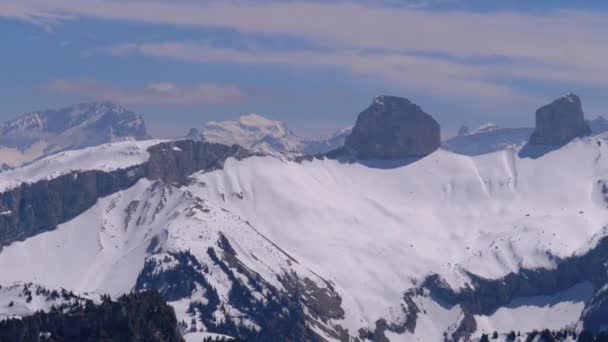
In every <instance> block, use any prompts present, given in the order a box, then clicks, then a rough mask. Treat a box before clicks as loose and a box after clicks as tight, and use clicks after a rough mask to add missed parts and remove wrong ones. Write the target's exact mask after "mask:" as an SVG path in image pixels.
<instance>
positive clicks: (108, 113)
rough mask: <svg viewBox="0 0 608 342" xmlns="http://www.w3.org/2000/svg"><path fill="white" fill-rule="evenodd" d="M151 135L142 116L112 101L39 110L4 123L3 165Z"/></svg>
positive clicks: (0, 159) (1, 132)
mask: <svg viewBox="0 0 608 342" xmlns="http://www.w3.org/2000/svg"><path fill="white" fill-rule="evenodd" d="M147 138H149V136H148V134H147V132H146V126H145V123H144V120H143V118H142V117H141V115H139V114H137V113H135V112H132V111H129V110H127V109H125V108H123V107H121V106H119V105H116V104H114V103H111V102H93V103H81V104H78V105H74V106H71V107H67V108H62V109H57V110H43V111H36V112H32V113H28V114H24V115H22V116H19V117H17V118H15V119H13V120H9V121H7V122H4V123H2V124H1V125H0V165H4V168H10V167H18V166H20V165H23V164H25V163H28V162H31V161H33V160H35V159H38V158H41V157H44V156H47V155H50V154H53V153H57V152H60V151H65V150H75V149H81V148H85V147H89V146H97V145H100V144H104V143H109V142H115V141H122V140H142V139H147Z"/></svg>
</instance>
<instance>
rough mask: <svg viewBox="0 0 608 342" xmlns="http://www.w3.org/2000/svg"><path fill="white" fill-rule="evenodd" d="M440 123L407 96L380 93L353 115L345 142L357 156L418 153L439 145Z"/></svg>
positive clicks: (423, 152)
mask: <svg viewBox="0 0 608 342" xmlns="http://www.w3.org/2000/svg"><path fill="white" fill-rule="evenodd" d="M440 144H441V139H440V127H439V124H438V123H437V121H435V119H433V117H432V116H430V115H429V114H427V113H425V112H424V111H423V110H422V109H421V108H420V107H419V106H418V105H416V104H415V103H412V102H411V101H409V100H408V99H405V98H403V97H397V96H388V95H382V96H378V97H375V98H374V100H373V101H372V104H371V105H370V106H369V107H367V109H365V110H364V111H363V112H361V113H360V114H359V116H358V117H357V122H356V124H355V126H354V127H353V130H352V132H351V134H350V135H349V136H348V137H346V141H345V144H344V145H345V146H346V147H347V148H349V149H350V150H352V151H354V152H356V154H357V156H358V157H359V158H361V159H390V158H404V157H422V156H425V155H428V154H430V153H431V152H433V151H435V150H436V149H437V148H439V146H440Z"/></svg>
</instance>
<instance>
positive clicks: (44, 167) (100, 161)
mask: <svg viewBox="0 0 608 342" xmlns="http://www.w3.org/2000/svg"><path fill="white" fill-rule="evenodd" d="M160 142H162V140H145V141H122V142H116V143H109V144H104V145H100V146H95V147H89V148H85V149H82V150H73V151H65V152H60V153H57V154H54V155H51V156H48V157H45V158H43V159H40V160H37V161H35V162H33V163H31V164H29V165H27V166H23V167H21V168H18V169H13V170H8V171H5V172H2V173H0V191H4V190H6V189H9V188H12V187H15V186H18V185H19V184H21V183H22V182H25V183H34V182H36V181H39V180H41V179H51V178H56V177H58V176H61V175H64V174H67V173H70V172H72V171H77V170H80V171H85V170H102V171H112V170H116V169H121V168H127V167H129V166H133V165H137V164H141V163H144V162H145V161H147V160H148V159H149V158H150V154H149V153H148V151H147V149H148V147H150V146H153V145H156V144H158V143H160Z"/></svg>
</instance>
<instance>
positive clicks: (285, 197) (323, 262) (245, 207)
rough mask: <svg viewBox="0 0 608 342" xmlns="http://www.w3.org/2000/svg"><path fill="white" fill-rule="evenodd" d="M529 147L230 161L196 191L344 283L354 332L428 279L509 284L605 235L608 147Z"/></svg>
mask: <svg viewBox="0 0 608 342" xmlns="http://www.w3.org/2000/svg"><path fill="white" fill-rule="evenodd" d="M518 152H519V150H518V149H507V150H503V151H499V152H495V153H491V154H486V155H482V156H478V157H469V156H463V155H457V154H454V153H451V152H448V151H445V150H438V151H436V152H435V153H433V154H431V155H429V156H427V157H426V158H423V159H421V160H418V161H415V162H412V163H409V164H408V161H403V163H401V165H400V164H399V163H398V162H395V161H390V162H387V161H376V162H373V161H372V162H367V163H365V164H364V163H340V162H338V161H335V160H313V161H310V162H309V161H305V162H302V163H301V164H298V163H296V162H289V161H284V160H280V159H278V158H273V157H253V158H248V159H245V160H242V161H236V160H234V159H230V160H228V161H227V162H226V163H225V166H224V169H223V170H217V171H214V172H210V173H201V174H197V175H196V178H197V179H198V180H199V181H200V182H203V183H205V184H206V186H205V187H199V188H194V187H191V188H190V190H191V191H193V192H194V193H195V194H197V195H199V196H200V197H202V198H206V199H208V200H209V201H210V202H212V203H216V204H217V205H222V206H224V207H225V208H227V209H229V210H231V211H232V212H235V213H237V214H238V215H240V216H241V217H244V218H246V219H247V220H249V221H250V222H251V223H252V224H253V225H254V226H256V227H258V229H259V230H260V231H261V232H262V233H263V234H264V235H266V236H267V237H269V238H270V239H271V240H273V241H274V242H275V243H277V244H278V245H279V246H281V247H282V248H283V249H285V250H286V251H288V253H290V254H291V255H293V256H294V257H295V258H296V259H298V260H300V261H301V262H306V264H307V265H308V267H310V268H312V269H313V270H316V271H317V272H319V274H322V275H323V276H325V277H329V279H331V280H332V281H334V282H335V283H336V285H337V288H338V289H339V291H340V293H341V295H342V299H343V306H344V307H345V310H346V312H347V318H346V322H347V327H348V328H349V329H353V328H354V327H355V326H359V327H360V326H361V325H365V324H371V323H372V322H374V321H375V320H376V319H377V318H379V317H386V316H387V315H389V314H390V312H391V310H393V309H394V306H396V305H398V303H399V300H400V298H401V296H402V295H403V292H404V290H405V289H408V288H410V287H412V286H414V284H415V283H416V282H419V281H420V280H422V279H423V278H424V277H425V276H426V275H428V274H429V273H432V272H436V273H439V274H440V275H441V276H442V277H444V278H445V279H446V281H447V282H448V284H449V285H450V286H452V287H453V288H455V289H458V288H461V287H462V286H464V285H465V284H466V283H467V281H468V279H467V277H466V276H465V275H464V274H463V272H462V270H463V269H466V270H468V271H471V272H473V273H476V274H478V275H481V276H484V277H488V278H498V277H501V276H504V275H506V274H507V273H509V272H512V271H517V270H519V269H520V268H522V267H545V268H552V267H553V266H554V261H553V260H554V259H552V258H551V256H550V255H549V254H552V255H556V256H560V257H566V256H570V255H572V254H573V253H582V252H584V251H586V250H588V249H589V248H590V247H591V246H592V245H593V243H594V241H597V236H599V235H603V234H604V231H603V229H602V228H603V227H604V226H606V224H607V223H608V211H607V210H606V202H604V200H603V198H602V195H601V191H600V188H601V187H600V186H599V184H598V182H600V181H602V180H606V179H608V158H606V156H607V153H608V150H607V147H606V142H605V141H603V140H601V139H596V138H590V139H584V140H578V141H574V142H572V143H570V144H569V145H567V146H564V147H562V148H561V149H558V150H555V151H551V152H549V153H547V154H545V155H543V156H542V157H540V158H538V159H531V158H520V157H519V156H518ZM235 194H239V196H236V195H235ZM241 197H242V199H241ZM594 236H595V239H594Z"/></svg>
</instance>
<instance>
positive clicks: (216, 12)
mask: <svg viewBox="0 0 608 342" xmlns="http://www.w3.org/2000/svg"><path fill="white" fill-rule="evenodd" d="M296 14H297V15H296ZM2 15H4V16H13V17H16V18H20V19H24V20H41V19H40V18H45V17H47V18H49V19H50V20H57V18H64V19H63V20H69V18H79V17H88V18H98V19H107V20H120V21H129V22H139V23H150V24H164V25H171V26H179V27H184V28H197V27H219V28H224V29H229V30H234V31H237V32H240V33H242V34H243V35H246V36H247V38H248V39H251V40H253V41H255V38H256V37H257V36H258V35H260V36H266V35H274V36H280V37H291V38H295V39H302V40H306V41H308V42H309V43H310V44H309V45H308V46H309V48H308V50H305V51H278V50H276V49H274V48H267V49H264V48H262V49H260V50H259V51H257V50H256V51H251V50H242V49H241V50H237V49H225V48H217V47H215V48H214V47H209V46H203V45H200V44H190V43H188V42H159V43H152V44H142V45H137V44H131V45H121V46H115V47H113V48H112V49H111V50H112V53H114V54H126V53H138V54H142V55H145V56H156V57H163V58H173V59H178V60H184V61H190V62H199V63H238V64H281V65H288V66H323V67H332V68H341V69H344V70H347V71H350V72H354V73H357V74H363V75H367V76H372V77H379V78H381V79H383V80H386V81H389V82H394V83H396V84H399V85H400V86H402V87H405V88H408V89H410V88H415V89H417V90H421V91H426V92H429V93H433V94H439V95H448V96H475V97H477V98H483V99H484V101H495V102H504V101H513V100H521V99H522V98H523V97H525V96H524V95H522V94H520V93H519V92H518V91H517V90H515V89H514V88H513V86H512V85H509V83H506V82H505V80H510V79H516V80H541V81H556V82H572V83H576V84H581V85H583V86H599V87H605V86H607V84H608V79H607V78H606V77H605V76H604V75H607V74H608V62H607V61H606V58H605V56H607V55H608V45H607V44H605V39H606V38H605V37H604V36H605V35H604V34H603V33H604V32H607V31H608V13H606V12H596V13H592V12H583V11H566V10H554V11H550V12H548V13H546V14H544V15H540V14H538V13H537V14H530V13H522V12H484V13H477V12H467V11H432V10H427V9H424V8H423V9H420V8H413V7H409V6H405V7H395V6H386V5H385V3H383V2H381V4H380V5H372V4H370V3H369V2H365V1H363V2H361V1H358V2H357V1H355V2H348V1H328V2H306V1H290V2H281V1H263V2H227V1H222V2H219V1H202V2H192V1H189V2H168V1H165V2H159V1H109V0H86V1H83V0H5V1H4V2H3V4H0V16H2ZM121 49H122V51H121ZM370 51H373V53H371V52H370ZM429 56H430V57H429ZM437 56H442V57H441V58H440V57H437ZM479 60H482V61H487V60H499V62H492V63H485V62H481V63H480V62H476V61H479Z"/></svg>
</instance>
